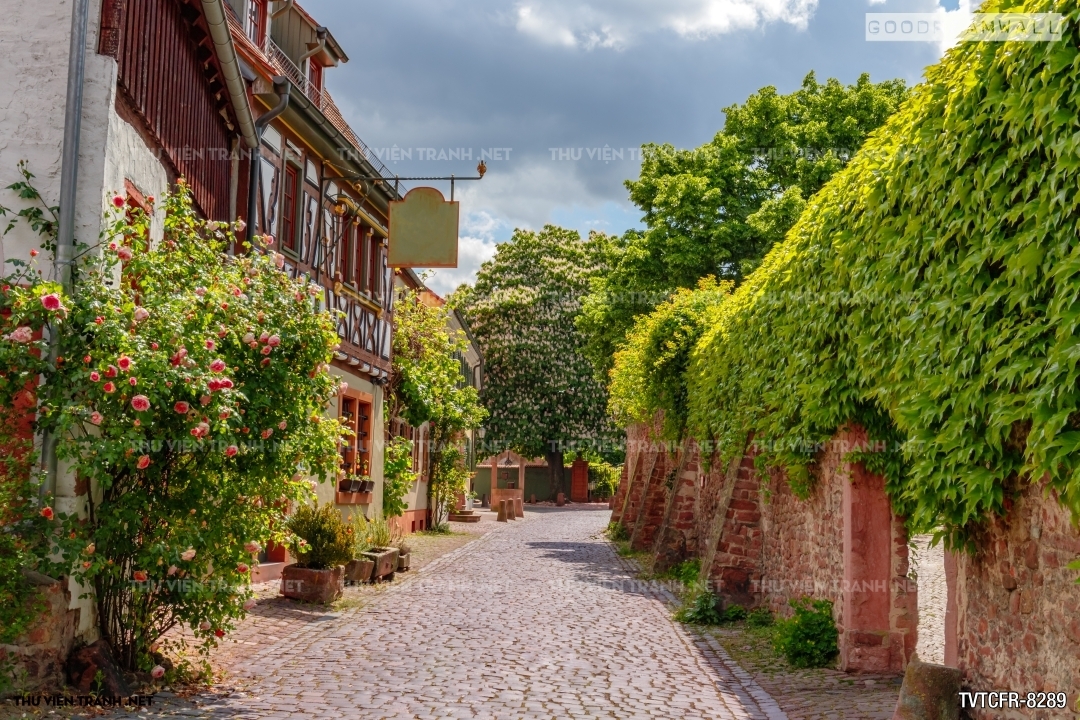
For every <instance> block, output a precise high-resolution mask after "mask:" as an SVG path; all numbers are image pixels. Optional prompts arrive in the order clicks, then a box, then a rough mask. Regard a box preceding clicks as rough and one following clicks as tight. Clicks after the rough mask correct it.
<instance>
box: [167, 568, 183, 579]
mask: <svg viewBox="0 0 1080 720" xmlns="http://www.w3.org/2000/svg"><path fill="white" fill-rule="evenodd" d="M179 569H180V568H178V567H176V566H175V565H170V566H169V570H168V572H167V573H166V574H167V575H168V576H169V577H172V576H173V575H175V574H176V573H177V571H178V570H179Z"/></svg>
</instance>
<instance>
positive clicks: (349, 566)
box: [345, 511, 375, 583]
mask: <svg viewBox="0 0 1080 720" xmlns="http://www.w3.org/2000/svg"><path fill="white" fill-rule="evenodd" d="M348 531H349V533H350V534H351V535H352V538H353V543H354V544H353V559H352V560H350V561H349V562H348V563H346V564H345V582H347V583H358V582H359V583H366V582H371V579H372V577H371V576H372V573H373V572H374V571H375V561H374V560H372V559H371V558H369V557H367V556H366V555H365V554H364V553H366V552H368V551H369V550H370V549H371V544H370V541H369V540H368V535H369V534H370V528H369V525H368V521H367V518H366V517H364V516H363V515H362V514H361V513H360V512H359V511H354V512H353V514H352V518H351V519H350V521H349V528H348Z"/></svg>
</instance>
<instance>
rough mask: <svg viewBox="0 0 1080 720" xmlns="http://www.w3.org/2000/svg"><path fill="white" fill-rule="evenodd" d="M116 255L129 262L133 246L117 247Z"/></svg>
mask: <svg viewBox="0 0 1080 720" xmlns="http://www.w3.org/2000/svg"><path fill="white" fill-rule="evenodd" d="M116 257H118V258H120V259H121V260H123V261H124V262H127V261H128V260H130V259H131V258H132V254H131V248H127V247H119V248H117V249H116Z"/></svg>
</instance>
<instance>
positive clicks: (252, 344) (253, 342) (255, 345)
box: [248, 340, 259, 350]
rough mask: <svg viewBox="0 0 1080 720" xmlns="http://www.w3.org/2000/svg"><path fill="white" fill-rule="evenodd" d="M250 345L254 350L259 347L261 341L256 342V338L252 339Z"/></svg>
mask: <svg viewBox="0 0 1080 720" xmlns="http://www.w3.org/2000/svg"><path fill="white" fill-rule="evenodd" d="M248 347H249V348H251V349H252V350H254V349H255V348H257V347H259V343H258V342H256V341H255V340H252V341H251V342H249V343H248Z"/></svg>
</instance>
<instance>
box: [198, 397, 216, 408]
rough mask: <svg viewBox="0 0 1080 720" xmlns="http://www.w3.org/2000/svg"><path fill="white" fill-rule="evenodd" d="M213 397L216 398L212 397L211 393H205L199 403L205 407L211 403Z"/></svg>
mask: <svg viewBox="0 0 1080 720" xmlns="http://www.w3.org/2000/svg"><path fill="white" fill-rule="evenodd" d="M213 399H214V398H212V397H210V396H209V395H203V396H202V397H200V398H199V404H200V405H202V406H203V407H206V406H207V405H209V404H210V401H211V400H213Z"/></svg>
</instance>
